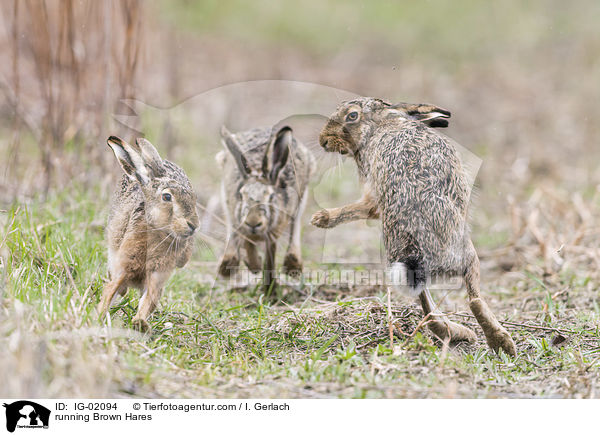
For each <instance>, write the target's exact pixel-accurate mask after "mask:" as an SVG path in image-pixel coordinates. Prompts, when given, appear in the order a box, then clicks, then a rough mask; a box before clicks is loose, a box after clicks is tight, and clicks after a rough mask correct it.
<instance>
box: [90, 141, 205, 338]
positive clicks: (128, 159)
mask: <svg viewBox="0 0 600 435" xmlns="http://www.w3.org/2000/svg"><path fill="white" fill-rule="evenodd" d="M107 143H108V145H109V146H110V147H111V148H112V150H113V152H114V153H115V156H116V158H117V160H118V161H119V163H120V165H121V167H122V168H123V171H125V175H124V176H123V178H122V179H121V185H120V187H119V188H118V190H117V191H116V193H115V196H114V199H113V204H112V207H111V211H110V215H109V218H108V225H107V232H106V233H107V238H108V270H109V274H110V282H109V283H108V284H107V285H106V286H105V287H104V291H103V293H102V301H101V305H100V313H101V315H102V316H104V315H105V314H106V312H107V311H108V308H109V306H110V304H111V302H112V300H113V299H114V297H115V295H116V294H120V295H124V294H125V293H126V292H127V288H128V287H136V288H139V289H140V290H141V291H142V297H141V299H140V303H139V307H138V311H137V314H136V315H135V317H134V318H133V320H132V323H133V324H134V325H135V326H137V327H139V328H140V329H142V330H146V329H149V325H148V321H147V319H148V317H149V316H150V314H151V313H152V312H153V311H154V309H155V308H156V305H157V304H158V300H159V298H160V295H161V293H162V289H163V285H164V283H165V282H166V280H167V279H168V278H169V277H170V276H171V274H172V273H173V270H174V269H175V267H183V266H184V265H185V264H186V263H187V262H188V260H189V258H190V255H191V252H192V247H193V239H192V236H193V235H194V233H195V231H196V228H197V227H198V214H197V213H196V195H195V193H194V191H193V189H192V185H191V184H190V181H189V180H188V178H187V176H186V175H185V173H184V172H183V169H181V168H180V167H179V166H177V165H175V164H174V163H171V162H169V161H168V160H162V159H161V157H160V155H159V154H158V152H157V151H156V148H154V146H153V145H152V144H151V143H150V142H149V141H147V140H146V139H137V140H136V142H135V144H131V145H130V144H128V143H127V142H125V141H124V140H122V139H120V138H118V137H116V136H111V137H109V138H108V141H107Z"/></svg>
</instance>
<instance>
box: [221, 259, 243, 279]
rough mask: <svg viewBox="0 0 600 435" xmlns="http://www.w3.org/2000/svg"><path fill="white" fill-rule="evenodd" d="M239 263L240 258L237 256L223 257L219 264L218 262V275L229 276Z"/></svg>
mask: <svg viewBox="0 0 600 435" xmlns="http://www.w3.org/2000/svg"><path fill="white" fill-rule="evenodd" d="M239 264H240V259H239V258H238V257H223V259H222V260H221V264H219V275H221V276H223V277H225V278H229V277H230V276H231V275H232V274H233V273H234V272H235V269H237V267H238V265H239Z"/></svg>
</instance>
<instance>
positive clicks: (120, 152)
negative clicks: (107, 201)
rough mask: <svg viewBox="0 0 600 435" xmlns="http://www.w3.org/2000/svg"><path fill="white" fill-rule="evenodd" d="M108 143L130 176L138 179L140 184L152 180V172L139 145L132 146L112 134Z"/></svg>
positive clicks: (135, 179)
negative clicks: (145, 162)
mask: <svg viewBox="0 0 600 435" xmlns="http://www.w3.org/2000/svg"><path fill="white" fill-rule="evenodd" d="M106 143H107V144H108V146H109V147H111V149H112V150H113V152H114V153H115V157H116V158H117V160H118V161H119V164H120V165H121V167H122V168H123V171H124V172H125V174H127V175H128V176H129V178H131V179H132V180H134V181H138V182H139V183H140V184H147V183H148V182H149V181H150V178H151V175H150V172H149V170H148V168H147V167H146V165H145V164H144V159H143V158H142V155H141V152H140V149H139V147H138V146H137V145H136V146H135V147H134V146H131V145H130V144H128V143H127V142H125V141H124V140H123V139H121V138H120V137H117V136H110V137H109V138H108V140H107V141H106Z"/></svg>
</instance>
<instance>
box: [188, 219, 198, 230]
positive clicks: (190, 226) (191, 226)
mask: <svg viewBox="0 0 600 435" xmlns="http://www.w3.org/2000/svg"><path fill="white" fill-rule="evenodd" d="M187 224H188V227H189V229H190V230H191V231H192V233H193V232H194V231H196V228H197V227H196V225H194V224H193V223H191V222H189V221H188V223H187Z"/></svg>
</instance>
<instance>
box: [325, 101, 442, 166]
mask: <svg viewBox="0 0 600 435" xmlns="http://www.w3.org/2000/svg"><path fill="white" fill-rule="evenodd" d="M449 117H450V112H449V111H447V110H445V109H442V108H440V107H437V106H433V105H431V104H410V103H397V104H390V103H387V102H385V101H383V100H380V99H378V98H366V97H365V98H357V99H355V100H352V101H347V102H344V103H342V104H341V105H340V106H339V107H338V108H337V110H336V111H335V112H334V113H333V115H331V117H330V118H329V121H327V124H325V127H323V130H322V131H321V134H320V135H319V143H320V144H321V146H322V147H323V148H325V151H333V152H338V153H340V154H355V153H356V152H357V151H358V150H359V149H360V148H361V146H363V145H364V144H366V143H367V142H368V141H369V138H370V136H371V133H372V132H373V130H374V129H375V128H378V127H380V126H382V125H388V126H390V128H392V127H391V125H392V124H393V128H398V127H399V123H400V124H401V123H404V122H407V121H420V122H423V123H424V124H426V125H428V126H429V127H447V126H448V121H447V118H449ZM393 128H392V129H393Z"/></svg>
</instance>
